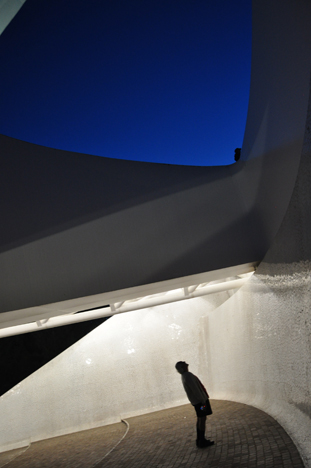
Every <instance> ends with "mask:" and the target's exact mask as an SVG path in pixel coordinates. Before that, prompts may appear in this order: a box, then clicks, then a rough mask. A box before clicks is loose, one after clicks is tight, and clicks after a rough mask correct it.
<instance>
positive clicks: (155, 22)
mask: <svg viewBox="0 0 311 468" xmlns="http://www.w3.org/2000/svg"><path fill="white" fill-rule="evenodd" d="M250 61H251V0H239V2H233V1H232V0H219V1H211V0H74V1H73V0H27V1H26V3H25V4H24V6H23V7H22V8H21V10H20V11H19V13H18V14H17V16H16V17H15V18H14V20H13V21H12V22H11V23H10V25H9V26H8V27H7V28H6V29H5V31H4V32H3V34H2V35H1V36H0V63H1V67H0V84H1V85H0V133H2V134H5V135H9V136H12V137H14V138H18V139H21V140H26V141H31V142H33V143H37V144H40V145H44V146H51V147H54V148H60V149H66V150H71V151H77V152H81V153H88V154H95V155H99V156H108V157H113V158H122V159H134V160H145V161H154V162H164V163H171V164H188V165H189V164H190V165H191V164H193V165H223V164H231V163H233V162H234V149H235V148H236V147H241V146H242V142H243V135H244V128H245V122H246V115H247V106H248V97H249V85H250Z"/></svg>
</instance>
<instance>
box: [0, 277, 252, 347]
mask: <svg viewBox="0 0 311 468" xmlns="http://www.w3.org/2000/svg"><path fill="white" fill-rule="evenodd" d="M252 274H253V273H249V274H248V275H243V278H240V279H235V280H231V281H224V282H222V283H216V284H212V285H207V286H204V287H202V288H199V287H198V286H197V287H195V288H194V286H192V287H188V288H180V289H176V290H174V291H170V292H167V293H164V294H163V295H159V294H155V295H154V296H149V297H148V298H146V297H144V298H142V299H139V300H137V301H125V302H119V303H115V304H111V305H110V307H104V308H100V309H96V310H93V311H90V312H81V313H79V314H73V315H61V316H57V317H52V318H50V319H45V320H39V321H37V322H31V323H27V324H23V325H16V326H13V327H7V328H2V329H0V338H4V337H7V336H14V335H22V334H24V333H31V332H34V331H41V330H46V329H48V328H55V327H62V326H64V325H71V324H74V323H79V322H86V321H88V320H95V319H98V318H103V317H111V316H112V315H116V314H121V313H125V312H134V311H135V310H141V309H147V308H150V307H155V306H159V305H164V304H170V303H172V302H179V301H184V300H186V299H194V298H196V297H201V296H207V295H208V294H214V293H219V292H223V291H228V290H230V289H237V288H240V287H241V286H243V284H245V283H246V281H248V279H249V278H250V277H251V276H252ZM193 288H194V289H193ZM185 290H187V293H186V292H185Z"/></svg>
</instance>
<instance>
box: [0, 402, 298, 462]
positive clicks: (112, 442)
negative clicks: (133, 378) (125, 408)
mask: <svg viewBox="0 0 311 468" xmlns="http://www.w3.org/2000/svg"><path fill="white" fill-rule="evenodd" d="M212 407H213V415H212V416H210V417H209V418H208V424H207V435H208V437H211V438H212V439H213V440H214V441H215V445H214V446H213V447H210V448H207V449H203V450H202V449H201V450H200V449H197V448H196V446H195V437H196V434H195V419H196V418H195V414H194V411H193V409H192V407H191V405H185V406H179V407H177V408H171V409H167V410H163V411H157V412H155V413H151V414H146V415H142V416H137V417H134V418H128V419H127V420H126V421H127V423H128V424H129V431H128V433H126V431H127V426H126V424H125V423H117V424H112V425H110V426H104V427H100V428H96V429H91V430H88V431H83V432H79V433H76V434H70V435H66V436H61V437H55V438H53V439H49V440H44V441H40V442H35V443H33V444H31V446H30V447H28V448H23V449H16V450H12V451H10V452H5V453H1V454H0V467H3V466H6V468H51V467H53V468H65V467H66V468H95V467H96V468H101V467H105V468H116V467H118V468H123V467H124V468H125V467H126V468H143V467H144V468H145V467H152V468H173V467H174V468H177V467H184V468H189V467H191V468H192V467H193V468H194V467H197V468H198V467H200V468H202V467H209V468H213V467H214V468H216V467H217V468H235V467H236V468H238V467H247V468H253V467H261V468H281V467H286V468H300V467H303V466H304V465H303V462H302V460H301V458H300V456H299V453H298V451H297V449H296V447H295V445H294V443H293V442H292V440H291V438H290V437H289V436H288V435H287V433H286V432H285V431H284V429H283V428H282V427H281V426H280V425H279V424H278V423H277V422H276V421H275V420H274V419H273V418H272V417H270V416H268V415H267V414H266V413H264V412H263V411H260V410H258V409H256V408H253V407H252V406H248V405H244V404H241V403H236V402H231V401H222V400H212ZM125 434H126V435H125ZM124 435H125V437H124ZM122 437H124V438H123V439H122ZM120 440H121V442H120ZM117 444H118V445H117Z"/></svg>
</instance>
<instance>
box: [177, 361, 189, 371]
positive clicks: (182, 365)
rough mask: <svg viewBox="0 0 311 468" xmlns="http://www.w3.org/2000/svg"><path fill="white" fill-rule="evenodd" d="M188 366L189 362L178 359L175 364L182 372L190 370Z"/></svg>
mask: <svg viewBox="0 0 311 468" xmlns="http://www.w3.org/2000/svg"><path fill="white" fill-rule="evenodd" d="M188 366H189V364H187V363H186V362H185V361H178V362H177V363H176V364H175V369H176V370H177V372H179V373H180V374H183V373H184V372H188Z"/></svg>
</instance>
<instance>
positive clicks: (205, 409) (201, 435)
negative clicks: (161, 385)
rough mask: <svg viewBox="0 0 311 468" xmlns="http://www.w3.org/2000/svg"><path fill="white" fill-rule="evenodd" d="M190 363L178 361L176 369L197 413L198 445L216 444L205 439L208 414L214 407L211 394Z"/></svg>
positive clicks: (202, 446) (201, 446) (208, 445)
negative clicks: (190, 368) (191, 368)
mask: <svg viewBox="0 0 311 468" xmlns="http://www.w3.org/2000/svg"><path fill="white" fill-rule="evenodd" d="M188 368H189V364H187V363H186V362H185V361H178V362H177V363H176V364H175V369H176V370H177V372H179V374H181V381H182V384H183V386H184V389H185V392H186V394H187V397H188V399H189V401H190V403H191V404H192V406H194V409H195V412H196V415H197V425H196V429H197V439H196V446H197V447H198V448H205V447H210V446H211V445H214V441H212V440H210V439H205V424H206V416H207V415H210V414H212V408H211V405H210V402H209V395H208V393H207V391H206V389H205V387H204V385H203V384H202V382H201V381H200V379H198V377H196V376H195V375H194V374H192V373H191V372H189V371H188Z"/></svg>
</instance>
